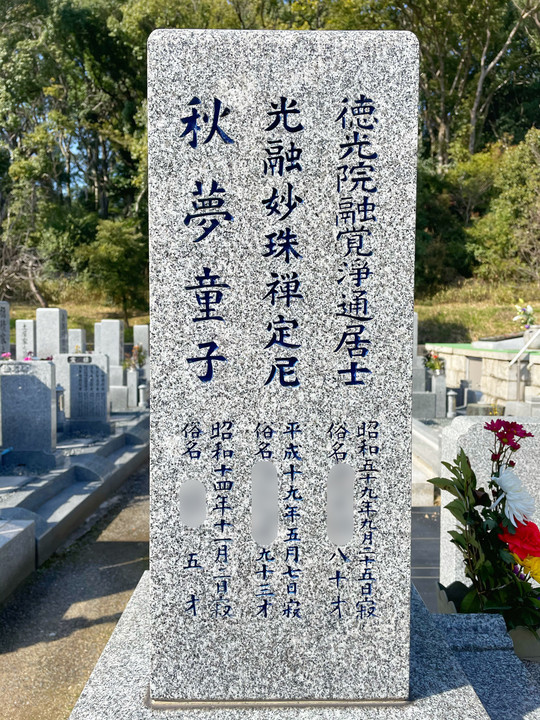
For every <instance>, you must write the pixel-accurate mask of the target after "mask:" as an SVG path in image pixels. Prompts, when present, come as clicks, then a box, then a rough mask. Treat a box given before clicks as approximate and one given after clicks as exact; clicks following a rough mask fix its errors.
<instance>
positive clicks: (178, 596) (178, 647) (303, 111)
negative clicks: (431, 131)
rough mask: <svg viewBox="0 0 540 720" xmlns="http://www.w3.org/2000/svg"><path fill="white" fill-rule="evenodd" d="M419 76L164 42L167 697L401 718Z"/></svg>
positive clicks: (156, 241)
mask: <svg viewBox="0 0 540 720" xmlns="http://www.w3.org/2000/svg"><path fill="white" fill-rule="evenodd" d="M417 73H418V48H417V42H416V39H415V38H414V37H413V36H412V35H410V34H408V33H370V32H367V33H293V32H290V33H275V32H256V33H255V32H254V33H249V34H248V33H239V32H234V31H158V32H157V33H154V35H153V36H152V37H151V39H150V43H149V82H150V86H149V128H150V132H149V153H150V173H149V178H150V203H151V220H150V226H151V283H152V293H151V294H152V298H151V311H152V337H151V342H152V360H153V368H152V373H153V374H152V378H153V387H152V460H151V473H152V513H151V524H152V531H151V566H152V587H153V590H152V598H151V603H150V605H151V616H152V645H153V651H152V668H151V682H150V697H151V699H152V700H153V701H158V700H159V701H165V704H166V701H174V702H176V703H179V705H177V706H178V707H191V706H190V705H189V703H190V702H196V703H198V704H200V705H201V706H203V707H205V706H206V705H205V703H210V704H213V705H215V703H218V705H217V707H219V703H220V702H239V703H242V702H249V703H250V704H251V705H253V703H257V702H262V703H265V702H268V701H282V702H284V703H285V704H286V705H287V704H288V703H292V702H299V703H300V705H308V706H310V704H318V703H322V704H323V705H324V704H331V703H335V702H337V703H339V702H341V701H347V702H351V701H357V702H362V701H373V700H376V701H385V700H390V701H401V700H404V699H406V698H407V697H408V694H409V594H410V492H411V385H412V356H413V349H412V335H413V258H414V226H415V221H414V206H415V164H416V136H417ZM197 706H199V705H197ZM288 706H289V707H290V705H288Z"/></svg>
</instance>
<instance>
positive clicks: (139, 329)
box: [133, 325, 150, 383]
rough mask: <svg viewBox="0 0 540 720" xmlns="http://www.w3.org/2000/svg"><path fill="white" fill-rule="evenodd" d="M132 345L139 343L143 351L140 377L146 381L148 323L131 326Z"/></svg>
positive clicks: (148, 368) (148, 349) (148, 366)
mask: <svg viewBox="0 0 540 720" xmlns="http://www.w3.org/2000/svg"><path fill="white" fill-rule="evenodd" d="M133 345H139V346H140V347H142V350H143V352H144V364H143V365H142V367H141V379H143V380H144V381H145V382H146V383H148V382H149V381H150V325H134V326H133Z"/></svg>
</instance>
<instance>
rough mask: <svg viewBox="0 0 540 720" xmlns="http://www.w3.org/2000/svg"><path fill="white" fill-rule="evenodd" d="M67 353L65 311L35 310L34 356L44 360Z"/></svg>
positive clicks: (51, 309) (53, 309)
mask: <svg viewBox="0 0 540 720" xmlns="http://www.w3.org/2000/svg"><path fill="white" fill-rule="evenodd" d="M67 352H68V326H67V310H62V309H61V308H38V309H37V310H36V355H37V356H38V357H39V358H40V360H44V359H46V358H49V357H53V355H58V354H60V353H67Z"/></svg>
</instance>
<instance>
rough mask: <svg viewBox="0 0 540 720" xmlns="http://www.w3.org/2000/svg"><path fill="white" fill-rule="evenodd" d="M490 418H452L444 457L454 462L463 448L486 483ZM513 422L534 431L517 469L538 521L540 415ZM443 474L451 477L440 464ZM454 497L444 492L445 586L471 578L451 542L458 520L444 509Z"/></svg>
mask: <svg viewBox="0 0 540 720" xmlns="http://www.w3.org/2000/svg"><path fill="white" fill-rule="evenodd" d="M491 419H492V418H489V417H458V418H455V419H454V420H452V423H451V425H450V426H449V427H447V428H445V429H444V430H443V434H442V446H441V460H443V461H445V462H450V463H451V462H453V461H454V460H455V458H456V455H457V453H458V452H459V448H463V449H464V450H465V452H466V453H467V455H468V456H469V460H470V461H471V465H472V468H473V470H474V471H475V473H476V477H477V479H478V482H479V483H487V480H488V478H489V473H490V471H491V460H490V458H491V447H492V445H493V441H492V438H493V433H490V432H489V431H488V430H484V425H485V424H486V422H487V421H489V420H491ZM510 419H511V420H512V421H515V422H519V423H521V424H522V425H523V426H524V427H525V429H526V430H527V431H528V432H532V434H533V435H534V436H535V437H533V438H526V439H525V440H523V443H522V446H521V448H522V449H521V450H520V451H519V452H518V453H516V456H515V460H516V468H515V470H516V472H517V474H518V475H519V477H520V478H521V480H522V481H523V485H524V487H526V488H527V490H528V491H529V492H530V493H531V495H532V496H533V497H534V499H535V500H536V512H537V516H536V517H537V520H538V519H539V518H540V515H539V513H540V482H539V479H538V468H539V467H540V418H538V419H535V418H530V417H528V418H515V417H512V418H510ZM441 474H442V475H443V476H444V477H447V476H448V471H447V470H446V468H444V467H443V466H441ZM451 500H452V497H451V496H450V494H449V493H446V492H444V491H443V492H442V493H441V505H442V506H443V507H441V569H440V580H441V583H442V584H443V585H450V583H452V582H454V581H455V580H460V581H461V582H464V583H466V584H469V581H468V580H467V578H466V577H465V572H464V565H463V555H462V554H461V553H460V552H459V551H458V550H457V548H456V547H455V545H453V544H452V543H451V542H450V536H449V535H448V531H449V530H453V529H454V528H455V526H456V520H455V518H454V517H453V515H451V514H450V513H449V512H448V510H445V509H444V505H447V504H448V503H449V502H450V501H451Z"/></svg>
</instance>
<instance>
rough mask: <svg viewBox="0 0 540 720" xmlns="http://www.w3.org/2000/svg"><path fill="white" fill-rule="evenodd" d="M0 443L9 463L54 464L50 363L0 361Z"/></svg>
mask: <svg viewBox="0 0 540 720" xmlns="http://www.w3.org/2000/svg"><path fill="white" fill-rule="evenodd" d="M0 445H1V446H2V448H4V449H7V448H11V450H10V452H8V453H6V454H5V455H4V456H3V457H2V461H3V463H5V464H9V465H13V464H14V465H18V464H23V465H29V466H32V467H33V468H40V469H41V468H50V467H53V466H54V455H53V453H54V451H55V449H56V381H55V368H54V365H53V364H52V363H50V362H42V361H27V362H3V363H0Z"/></svg>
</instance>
